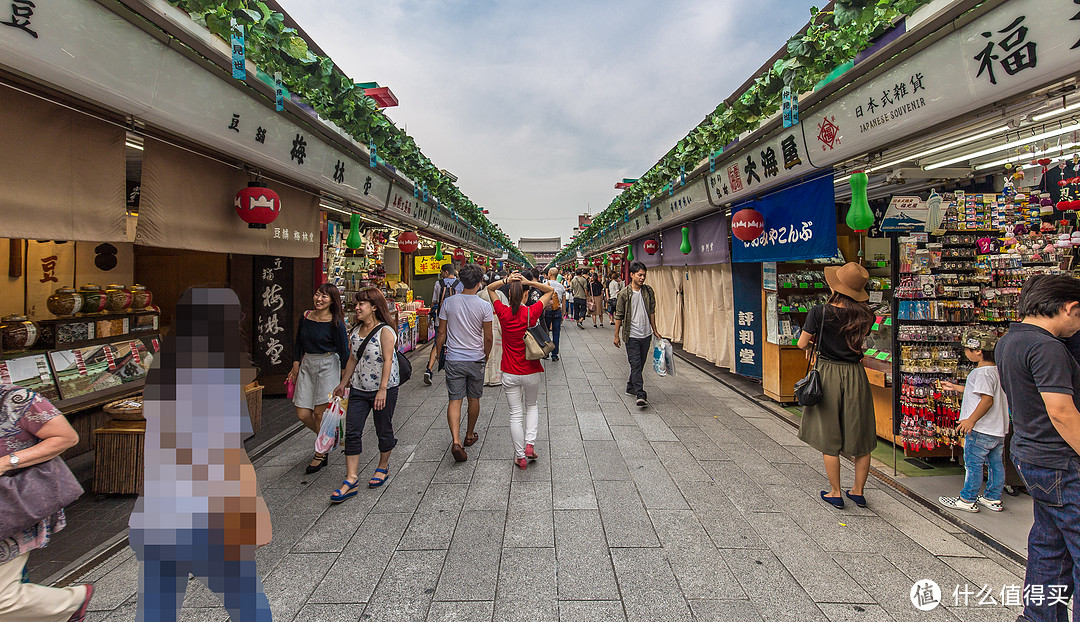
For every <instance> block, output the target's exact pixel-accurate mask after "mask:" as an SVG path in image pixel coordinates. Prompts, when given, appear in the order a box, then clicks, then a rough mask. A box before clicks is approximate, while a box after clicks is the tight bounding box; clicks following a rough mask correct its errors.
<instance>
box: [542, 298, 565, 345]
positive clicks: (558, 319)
mask: <svg viewBox="0 0 1080 622" xmlns="http://www.w3.org/2000/svg"><path fill="white" fill-rule="evenodd" d="M544 319H545V320H547V323H548V330H549V331H551V343H553V344H555V349H554V350H552V351H551V355H552V356H559V335H561V334H562V320H563V317H562V310H561V309H560V310H558V311H554V312H551V311H547V312H545V313H544Z"/></svg>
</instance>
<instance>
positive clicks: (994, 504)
mask: <svg viewBox="0 0 1080 622" xmlns="http://www.w3.org/2000/svg"><path fill="white" fill-rule="evenodd" d="M975 503H978V504H979V505H981V506H983V507H984V508H986V509H988V510H992V511H994V512H1000V511H1002V510H1004V509H1005V508H1004V507H1003V506H1002V505H1001V501H1000V500H999V501H992V500H990V499H987V498H986V497H984V496H982V495H979V496H978V497H976V498H975Z"/></svg>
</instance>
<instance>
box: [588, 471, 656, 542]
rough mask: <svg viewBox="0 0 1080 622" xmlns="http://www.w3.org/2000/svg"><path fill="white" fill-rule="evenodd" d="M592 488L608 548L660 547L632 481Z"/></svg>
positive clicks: (605, 482) (597, 484)
mask: <svg viewBox="0 0 1080 622" xmlns="http://www.w3.org/2000/svg"><path fill="white" fill-rule="evenodd" d="M593 486H594V487H595V488H596V500H597V502H598V504H599V506H600V518H601V520H602V521H603V524H604V533H605V534H606V535H607V544H608V546H609V547H616V546H660V541H659V540H658V539H657V538H656V532H655V530H654V529H653V525H652V522H651V521H650V520H649V514H648V512H646V511H645V505H644V504H643V503H642V502H641V496H640V495H639V494H638V491H637V487H636V486H634V484H633V482H621V481H599V482H596V483H595V484H593Z"/></svg>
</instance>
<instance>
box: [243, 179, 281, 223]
mask: <svg viewBox="0 0 1080 622" xmlns="http://www.w3.org/2000/svg"><path fill="white" fill-rule="evenodd" d="M233 207H234V208H236V214H237V215H238V216H240V218H241V220H243V221H244V222H246V223H247V224H248V227H249V228H251V229H265V228H266V225H268V224H270V223H272V222H274V219H276V218H277V217H278V214H279V213H280V212H281V197H279V196H278V193H276V192H274V191H273V190H271V189H270V188H268V187H266V184H264V183H262V182H258V181H249V182H248V185H247V188H242V189H240V191H238V192H237V193H236V198H235V199H233Z"/></svg>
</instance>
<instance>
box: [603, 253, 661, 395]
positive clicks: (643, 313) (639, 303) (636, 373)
mask: <svg viewBox="0 0 1080 622" xmlns="http://www.w3.org/2000/svg"><path fill="white" fill-rule="evenodd" d="M647 270H648V269H647V268H646V267H645V264H643V263H641V262H640V261H635V262H633V263H631V264H630V285H629V286H627V287H624V288H623V289H622V291H620V292H619V296H618V298H617V299H616V300H615V340H614V342H615V347H616V348H618V347H619V346H620V344H622V343H626V360H627V362H629V363H630V378H629V379H628V380H627V381H626V393H627V395H633V396H634V397H635V398H637V399H636V402H635V403H636V404H637V405H638V406H642V407H643V406H647V405H648V403H649V396H648V393H646V391H645V381H644V378H642V374H641V372H642V370H643V369H645V362H646V361H647V360H648V359H649V347H650V345H651V344H652V338H653V337H655V338H657V339H662V338H663V337H661V336H660V333H659V332H657V330H656V317H655V316H656V294H655V293H654V292H653V289H652V287H650V286H648V285H646V284H645V276H646V271H647Z"/></svg>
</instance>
